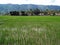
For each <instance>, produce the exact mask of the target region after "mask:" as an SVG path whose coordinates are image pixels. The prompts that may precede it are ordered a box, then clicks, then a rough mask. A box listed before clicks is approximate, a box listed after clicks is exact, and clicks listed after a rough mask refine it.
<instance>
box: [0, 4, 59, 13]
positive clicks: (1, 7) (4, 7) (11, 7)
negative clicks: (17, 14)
mask: <svg viewBox="0 0 60 45" xmlns="http://www.w3.org/2000/svg"><path fill="white" fill-rule="evenodd" d="M36 8H38V9H40V10H46V9H49V10H60V6H57V5H35V4H21V5H19V4H0V13H5V12H10V11H21V10H29V9H36Z"/></svg>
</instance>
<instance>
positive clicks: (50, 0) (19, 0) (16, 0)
mask: <svg viewBox="0 0 60 45" xmlns="http://www.w3.org/2000/svg"><path fill="white" fill-rule="evenodd" d="M0 4H36V5H59V6H60V0H0Z"/></svg>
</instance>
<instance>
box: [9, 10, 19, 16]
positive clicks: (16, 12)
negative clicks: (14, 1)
mask: <svg viewBox="0 0 60 45" xmlns="http://www.w3.org/2000/svg"><path fill="white" fill-rule="evenodd" d="M10 15H12V16H19V12H18V11H11V12H10Z"/></svg>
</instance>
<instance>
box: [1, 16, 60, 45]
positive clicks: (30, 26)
mask: <svg viewBox="0 0 60 45" xmlns="http://www.w3.org/2000/svg"><path fill="white" fill-rule="evenodd" d="M0 24H1V25H0V45H60V17H59V16H40V17H39V16H20V17H19V16H0Z"/></svg>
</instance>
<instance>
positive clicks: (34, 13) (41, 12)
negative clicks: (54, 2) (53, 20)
mask: <svg viewBox="0 0 60 45" xmlns="http://www.w3.org/2000/svg"><path fill="white" fill-rule="evenodd" d="M58 13H60V10H48V9H46V10H39V9H38V8H36V9H34V10H33V9H30V10H26V11H10V12H9V13H6V15H11V16H40V15H42V16H44V15H45V16H48V15H52V16H55V15H58Z"/></svg>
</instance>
